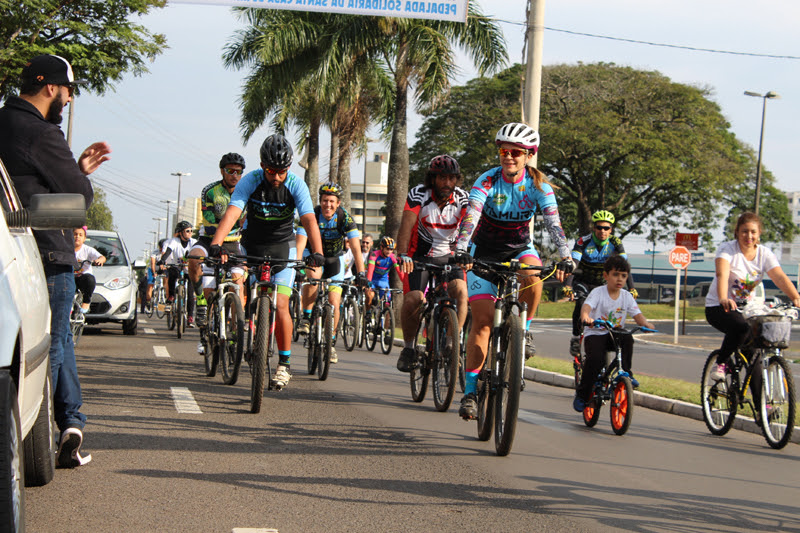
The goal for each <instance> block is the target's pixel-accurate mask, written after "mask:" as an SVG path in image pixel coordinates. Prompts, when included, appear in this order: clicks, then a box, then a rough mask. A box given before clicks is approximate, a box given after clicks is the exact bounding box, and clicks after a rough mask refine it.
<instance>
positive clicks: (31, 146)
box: [0, 55, 111, 468]
mask: <svg viewBox="0 0 800 533" xmlns="http://www.w3.org/2000/svg"><path fill="white" fill-rule="evenodd" d="M79 83H82V82H81V81H79V80H75V77H74V75H73V74H72V67H71V66H70V64H69V62H67V60H66V59H64V58H62V57H59V56H54V55H40V56H37V57H35V58H33V59H32V60H31V62H30V63H28V64H27V65H26V66H25V68H24V69H23V70H22V85H21V87H20V95H19V97H16V96H12V97H10V98H8V99H7V100H6V102H5V105H4V106H3V108H2V109H0V159H2V160H3V163H5V166H6V168H7V169H8V172H9V174H11V178H12V179H13V181H14V187H15V188H16V189H17V193H18V194H19V196H20V199H21V200H22V204H23V205H24V206H27V205H28V204H29V203H30V198H31V196H32V195H34V194H46V193H79V194H82V195H83V196H84V197H86V206H87V208H88V207H89V205H90V204H91V202H92V198H93V197H94V192H93V191H92V185H91V183H90V182H89V179H88V178H87V177H86V176H87V174H91V173H92V172H94V171H95V170H96V169H97V168H98V167H99V166H100V165H101V164H102V163H103V162H104V161H107V160H108V159H109V157H108V154H109V153H110V152H111V149H110V148H109V146H108V144H106V143H105V142H98V143H94V144H92V145H91V146H90V147H89V148H87V149H86V150H85V151H84V152H83V153H82V154H81V156H80V157H79V158H78V160H77V161H75V158H74V156H73V155H72V151H71V150H70V148H69V145H68V144H67V141H66V140H65V139H64V133H63V132H62V131H61V128H59V127H58V124H60V123H61V119H62V117H61V113H62V111H63V109H64V107H65V106H66V105H67V104H68V103H69V102H70V101H72V95H73V92H74V89H75V86H76V85H77V84H79ZM34 235H35V237H36V243H37V244H38V246H39V252H40V253H41V256H42V262H43V264H44V272H45V276H46V277H47V286H48V289H49V292H50V310H51V313H52V316H51V322H50V336H51V342H50V365H51V371H52V375H53V383H54V386H55V393H54V398H53V400H54V402H53V405H54V408H55V409H54V410H55V418H56V424H58V428H59V430H60V431H61V437H60V441H59V442H60V444H59V449H58V457H57V461H58V466H60V467H62V468H64V467H66V468H73V467H76V466H79V465H82V464H86V463H87V462H89V460H91V456H90V455H89V456H85V457H84V456H81V454H80V453H79V450H80V447H81V444H82V442H83V427H84V424H85V423H86V416H85V415H84V414H83V413H81V412H80V407H81V403H82V400H81V385H80V381H79V380H78V369H77V367H76V365H75V350H74V346H73V340H72V333H71V331H70V327H69V315H70V310H71V307H72V298H73V296H74V294H75V275H74V267H75V247H74V242H73V239H72V228H65V229H64V230H48V231H34Z"/></svg>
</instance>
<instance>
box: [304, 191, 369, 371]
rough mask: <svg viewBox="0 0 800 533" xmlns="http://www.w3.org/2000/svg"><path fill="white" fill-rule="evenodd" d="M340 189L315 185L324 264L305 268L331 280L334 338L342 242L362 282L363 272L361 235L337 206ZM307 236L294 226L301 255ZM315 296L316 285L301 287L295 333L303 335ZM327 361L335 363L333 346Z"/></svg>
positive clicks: (310, 274)
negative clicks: (300, 307) (317, 195)
mask: <svg viewBox="0 0 800 533" xmlns="http://www.w3.org/2000/svg"><path fill="white" fill-rule="evenodd" d="M341 196H342V188H341V186H339V184H337V183H333V182H330V181H329V182H327V183H323V184H322V186H321V187H320V188H319V206H317V207H316V208H315V209H314V216H315V218H316V220H317V221H318V223H319V231H320V234H321V238H322V253H323V255H325V264H324V266H323V267H322V268H308V269H306V274H307V275H308V277H309V278H312V279H320V278H331V279H332V280H333V283H332V284H331V285H330V286H329V287H328V301H329V302H330V303H331V305H333V310H334V311H333V312H334V320H333V331H334V340H336V339H335V337H336V333H335V332H336V331H337V327H338V325H339V304H340V303H341V301H342V286H341V285H340V283H341V282H342V281H343V280H344V277H345V271H346V265H345V247H344V243H345V242H349V243H350V249H351V250H354V253H353V255H354V256H355V265H356V269H357V272H358V277H359V279H362V280H364V281H366V272H365V271H364V259H363V258H362V257H361V240H360V237H361V234H360V233H359V231H358V226H356V222H355V220H353V217H351V216H350V213H348V212H347V211H345V210H344V209H343V208H342V207H341V203H342V200H341ZM306 239H307V235H306V232H305V230H304V229H303V228H297V250H298V252H299V253H301V254H303V257H307V256H308V255H309V251H308V250H307V249H305V246H306ZM316 298H317V286H316V285H306V286H305V287H303V319H302V321H301V322H300V324H299V325H298V327H297V332H298V333H301V334H304V335H307V334H308V331H309V322H310V319H311V310H312V308H313V307H314V300H315V299H316ZM331 352H332V353H331V359H330V362H331V363H337V362H339V358H338V356H337V355H336V349H335V348H333V349H332V350H331Z"/></svg>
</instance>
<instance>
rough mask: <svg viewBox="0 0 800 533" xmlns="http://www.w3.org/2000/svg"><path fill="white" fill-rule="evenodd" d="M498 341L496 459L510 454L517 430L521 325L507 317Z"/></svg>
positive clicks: (520, 368) (513, 317)
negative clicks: (501, 336)
mask: <svg viewBox="0 0 800 533" xmlns="http://www.w3.org/2000/svg"><path fill="white" fill-rule="evenodd" d="M502 331H503V338H502V339H501V350H502V351H501V353H502V354H503V357H502V358H501V359H500V360H499V361H498V364H497V365H495V368H497V370H498V376H499V377H500V380H499V382H498V384H497V398H495V402H494V407H495V422H494V447H495V451H496V452H497V455H499V456H501V457H502V456H505V455H508V453H509V452H510V451H511V445H512V444H513V442H514V433H515V432H516V429H517V413H518V411H519V395H520V392H521V391H522V357H523V354H522V335H523V333H522V322H521V321H520V318H519V317H518V316H516V315H509V316H507V317H506V320H505V324H504V325H503V330H502Z"/></svg>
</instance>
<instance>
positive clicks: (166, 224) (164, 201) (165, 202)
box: [161, 200, 178, 238]
mask: <svg viewBox="0 0 800 533" xmlns="http://www.w3.org/2000/svg"><path fill="white" fill-rule="evenodd" d="M161 203H162V204H167V218H165V219H164V220H166V221H167V222H166V223H165V224H164V236H165V237H166V238H169V204H174V203H175V200H161ZM177 214H178V213H177V212H176V213H175V215H177Z"/></svg>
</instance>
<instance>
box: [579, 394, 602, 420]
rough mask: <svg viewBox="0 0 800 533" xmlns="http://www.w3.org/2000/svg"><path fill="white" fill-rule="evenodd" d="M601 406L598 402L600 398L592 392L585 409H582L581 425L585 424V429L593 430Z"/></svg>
mask: <svg viewBox="0 0 800 533" xmlns="http://www.w3.org/2000/svg"><path fill="white" fill-rule="evenodd" d="M602 406H603V403H602V402H601V401H600V398H598V397H597V395H596V394H595V392H594V391H592V394H591V395H590V396H589V401H588V402H586V407H584V408H583V423H584V424H586V427H590V428H593V427H594V426H595V425H596V424H597V420H598V419H599V418H600V408H601V407H602Z"/></svg>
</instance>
